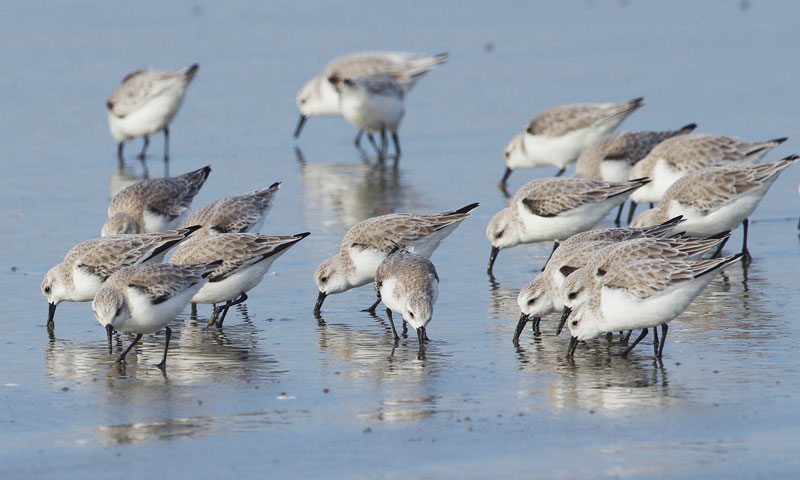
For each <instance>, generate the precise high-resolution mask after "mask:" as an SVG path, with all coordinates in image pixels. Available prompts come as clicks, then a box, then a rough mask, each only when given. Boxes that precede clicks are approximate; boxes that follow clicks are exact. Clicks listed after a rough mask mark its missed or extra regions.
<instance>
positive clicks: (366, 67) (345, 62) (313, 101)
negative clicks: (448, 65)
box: [294, 52, 447, 146]
mask: <svg viewBox="0 0 800 480" xmlns="http://www.w3.org/2000/svg"><path fill="white" fill-rule="evenodd" d="M446 61H447V54H446V53H442V54H439V55H425V54H418V53H406V52H370V53H355V54H351V55H345V56H342V57H338V58H335V59H333V60H332V61H331V62H330V63H329V64H328V65H327V66H326V67H325V69H324V70H323V71H322V73H321V74H320V75H317V76H316V77H314V78H312V79H311V80H309V81H308V82H307V83H306V84H305V85H304V86H303V88H301V89H300V91H299V92H298V93H297V108H299V109H300V120H299V121H298V123H297V128H295V131H294V137H295V138H298V137H299V136H300V132H301V131H302V130H303V125H304V124H305V122H306V120H307V119H308V118H309V117H318V116H340V115H341V114H342V108H341V102H340V98H339V91H338V89H337V86H336V85H335V83H337V82H338V80H339V79H342V78H350V79H358V78H362V77H367V76H371V75H381V74H387V75H392V76H393V77H394V79H395V80H397V82H398V83H399V84H400V86H401V87H402V88H403V91H404V92H408V91H409V90H411V88H412V87H413V86H414V84H415V83H416V82H417V80H419V79H420V78H421V77H422V75H424V74H425V73H426V72H428V71H429V70H431V69H433V68H434V67H436V66H437V65H439V64H442V63H444V62H446ZM331 80H333V82H332V81H331ZM361 134H362V132H361V131H359V133H358V136H356V140H355V143H356V146H359V144H360V140H361Z"/></svg>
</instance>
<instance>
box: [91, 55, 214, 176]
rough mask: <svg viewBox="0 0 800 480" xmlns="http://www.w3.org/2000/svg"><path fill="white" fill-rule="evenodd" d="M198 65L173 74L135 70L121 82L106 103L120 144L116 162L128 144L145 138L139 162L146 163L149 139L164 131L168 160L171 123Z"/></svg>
mask: <svg viewBox="0 0 800 480" xmlns="http://www.w3.org/2000/svg"><path fill="white" fill-rule="evenodd" d="M199 68H200V66H199V65H198V64H196V63H195V64H193V65H192V66H190V67H189V68H183V69H180V70H174V71H171V72H158V71H155V70H136V71H135V72H131V73H129V74H128V75H126V76H125V78H123V79H122V84H121V85H120V86H119V87H117V89H116V90H114V93H113V94H111V98H109V99H108V101H107V102H106V107H107V108H108V128H109V130H111V136H113V137H114V140H116V141H117V158H118V159H119V161H120V162H122V161H124V157H123V154H122V151H123V147H124V145H125V142H126V141H128V140H130V139H131V138H135V137H144V145H143V146H142V151H141V152H140V153H139V158H140V159H142V160H144V156H145V153H146V152H147V147H148V145H150V137H149V136H150V135H151V134H153V133H155V132H157V131H159V130H163V132H164V160H165V161H166V160H168V159H169V123H170V122H171V121H172V119H173V118H174V117H175V114H176V113H178V109H179V108H180V107H181V103H182V102H183V97H184V95H185V94H186V87H188V86H189V82H191V81H192V79H193V78H194V76H195V74H196V73H197V70H198V69H199Z"/></svg>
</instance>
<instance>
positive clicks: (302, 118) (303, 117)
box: [294, 113, 308, 138]
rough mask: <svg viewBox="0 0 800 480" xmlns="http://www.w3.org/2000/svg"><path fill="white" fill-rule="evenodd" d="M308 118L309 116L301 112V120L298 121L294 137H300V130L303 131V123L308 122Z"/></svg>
mask: <svg viewBox="0 0 800 480" xmlns="http://www.w3.org/2000/svg"><path fill="white" fill-rule="evenodd" d="M306 120H308V117H306V116H305V115H303V114H302V113H301V114H300V120H298V121H297V127H296V128H295V129H294V138H300V132H302V131H303V125H305V124H306Z"/></svg>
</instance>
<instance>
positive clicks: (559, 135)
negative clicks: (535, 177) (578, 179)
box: [500, 98, 644, 191]
mask: <svg viewBox="0 0 800 480" xmlns="http://www.w3.org/2000/svg"><path fill="white" fill-rule="evenodd" d="M642 105H644V99H643V98H635V99H633V100H631V101H629V102H625V103H591V104H574V105H563V106H560V107H555V108H551V109H550V110H546V111H544V112H542V113H540V114H539V115H537V116H536V117H534V118H533V119H532V120H531V121H530V123H528V125H527V127H526V128H525V131H524V132H522V133H520V134H517V135H515V136H514V137H512V138H511V140H510V141H509V142H508V144H507V145H506V148H505V150H504V155H505V160H506V171H505V173H504V174H503V178H502V179H501V180H500V187H501V189H502V190H504V191H505V185H506V182H507V181H508V177H509V176H511V172H512V171H514V170H516V169H518V168H533V167H541V166H546V165H552V166H554V167H558V168H559V169H560V170H559V171H558V173H557V174H556V176H559V175H561V174H563V173H564V170H566V168H567V164H569V163H570V162H573V161H575V160H576V159H577V158H578V156H580V154H581V152H583V150H584V149H586V148H588V147H589V146H590V145H592V144H593V143H595V142H597V141H598V140H600V139H601V138H603V137H605V136H606V135H608V134H609V133H611V131H613V130H614V129H615V128H617V126H619V124H620V123H622V121H623V120H625V118H627V117H628V115H630V114H631V113H632V112H633V111H635V110H636V109H637V108H639V107H641V106H642Z"/></svg>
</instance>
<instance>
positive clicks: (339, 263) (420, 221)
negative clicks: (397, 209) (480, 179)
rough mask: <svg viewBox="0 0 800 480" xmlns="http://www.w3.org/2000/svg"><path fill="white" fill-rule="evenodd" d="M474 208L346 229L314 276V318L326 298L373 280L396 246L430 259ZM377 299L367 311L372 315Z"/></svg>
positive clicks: (399, 216) (400, 216)
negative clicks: (330, 255)
mask: <svg viewBox="0 0 800 480" xmlns="http://www.w3.org/2000/svg"><path fill="white" fill-rule="evenodd" d="M476 208H478V204H477V203H471V204H469V205H467V206H465V207H462V208H459V209H458V210H455V211H452V212H443V213H439V214H436V215H414V214H411V213H392V214H389V215H381V216H379V217H373V218H368V219H366V220H362V221H361V222H358V223H357V224H355V225H353V226H352V227H350V229H349V230H348V231H347V233H346V234H345V235H344V238H343V239H342V244H341V246H340V249H339V253H337V254H336V255H334V256H332V257H331V258H329V259H327V260H325V261H324V262H322V263H321V264H320V265H319V267H317V270H316V271H315V272H314V282H315V283H316V284H317V288H318V289H319V295H318V296H317V303H316V305H314V314H315V315H317V316H319V313H320V309H321V308H322V302H324V301H325V298H326V297H327V296H328V295H332V294H334V293H341V292H345V291H347V290H350V289H351V288H355V287H360V286H362V285H366V284H367V283H370V282H372V281H373V280H374V279H375V271H376V270H377V269H378V267H379V266H380V264H381V262H383V260H384V259H386V257H387V256H388V255H389V253H391V252H392V251H393V250H394V249H395V248H397V246H398V245H399V246H401V247H403V248H405V249H406V250H408V251H409V252H412V253H415V254H417V255H421V256H423V257H426V258H430V256H431V255H433V252H434V250H436V248H437V247H438V246H439V244H440V243H442V240H444V239H445V238H447V236H448V235H450V234H451V233H453V230H455V229H456V227H458V225H459V224H460V223H461V222H462V221H464V219H466V218H467V217H469V215H470V212H472V210H475V209H476ZM378 303H380V299H378V301H377V302H375V303H374V304H373V305H372V306H371V307H370V308H369V309H368V311H372V312H374V311H375V307H377V305H378Z"/></svg>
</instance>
